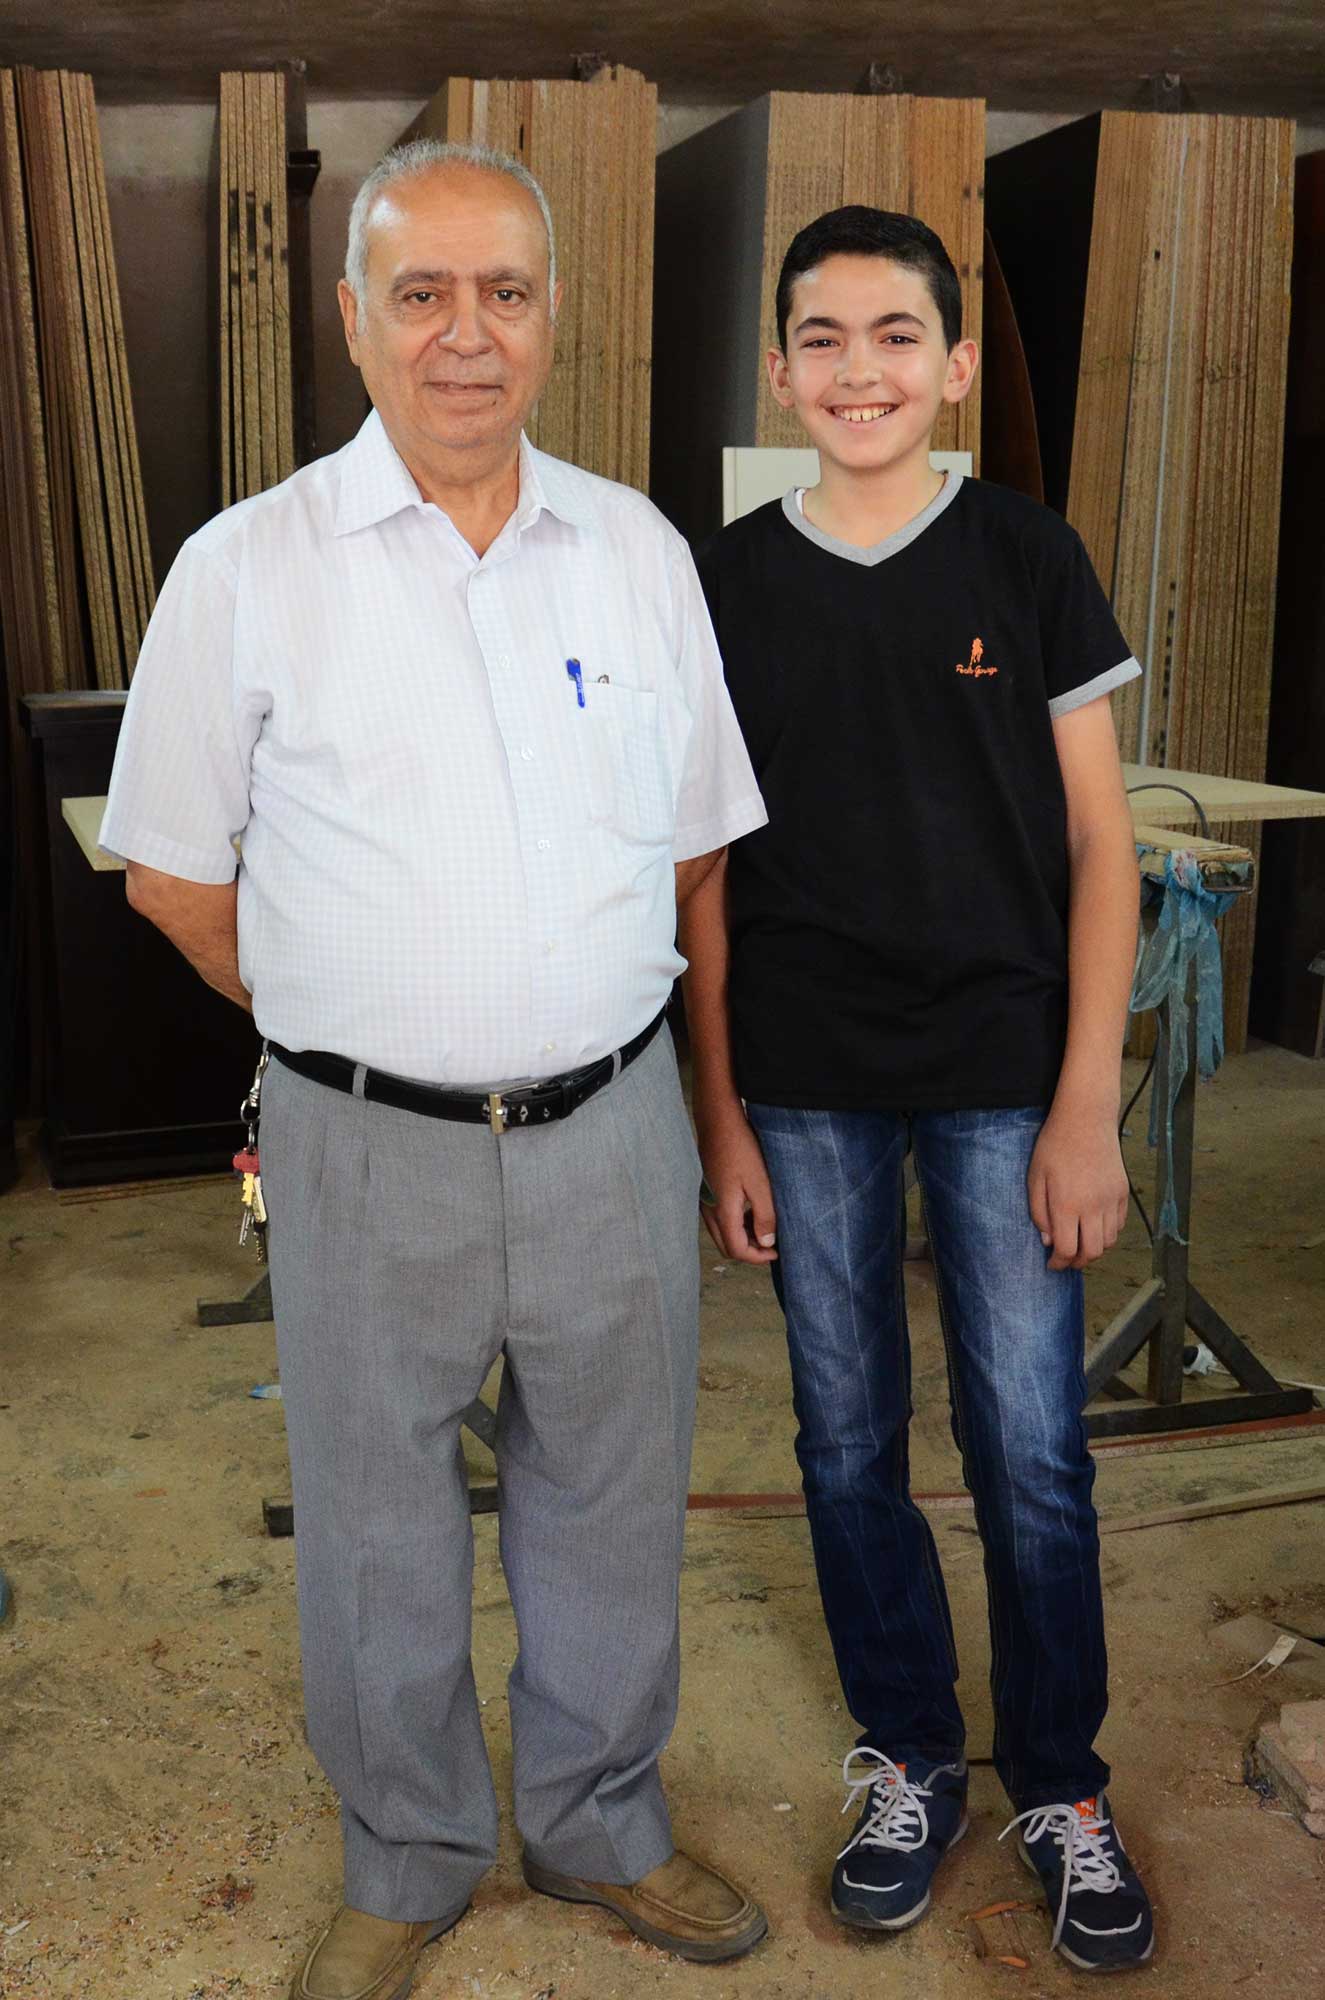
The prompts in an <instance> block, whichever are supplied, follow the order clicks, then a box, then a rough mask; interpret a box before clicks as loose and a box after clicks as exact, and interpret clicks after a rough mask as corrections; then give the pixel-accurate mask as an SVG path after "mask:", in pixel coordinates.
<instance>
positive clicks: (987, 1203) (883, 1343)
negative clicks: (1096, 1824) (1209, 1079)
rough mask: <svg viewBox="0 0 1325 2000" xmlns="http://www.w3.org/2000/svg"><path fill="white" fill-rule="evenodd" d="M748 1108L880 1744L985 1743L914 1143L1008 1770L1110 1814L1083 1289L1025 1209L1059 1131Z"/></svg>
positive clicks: (943, 1749) (1045, 1796) (828, 1569)
mask: <svg viewBox="0 0 1325 2000" xmlns="http://www.w3.org/2000/svg"><path fill="white" fill-rule="evenodd" d="M748 1109H749V1115H750V1121H751V1123H752V1125H753V1126H754V1129H755V1131H756V1133H757V1134H758V1136H759V1141H760V1144H761V1146H762V1148H763V1152H764V1159H765V1161H766V1163H767V1166H768V1172H769V1177H770V1179H771V1181H772V1184H773V1195H774V1199H775V1202H776V1206H777V1219H778V1262H777V1263H776V1264H775V1265H774V1266H773V1267H772V1268H773V1278H774V1283H775V1284H776V1286H777V1292H778V1298H779V1301H780V1302H781V1305H782V1309H783V1312H784V1313H785V1315H786V1321H787V1339H788V1345H789V1347H790V1350H791V1371H792V1388H793V1395H794V1399H795V1407H796V1416H797V1419H798V1422H799V1432H798V1435H797V1439H796V1456H797V1458H798V1460H799V1462H800V1468H801V1475H802V1480H803V1484H804V1488H805V1500H806V1507H807V1510H808V1514H809V1521H810V1532H811V1536H812V1538H813V1542H814V1554H815V1563H816V1566H817V1569H818V1574H819V1588H820V1592H821V1594H822V1597H823V1605H824V1615H825V1617H826V1619H827V1622H828V1630H829V1633H830V1636H831V1638H832V1642H833V1650H834V1653H835V1655H836V1659H837V1668H838V1673H839V1674H840V1676H841V1680H842V1689H843V1693H844V1695H845V1697H846V1703H847V1707H848V1708H849V1709H850V1711H851V1713H852V1715H853V1716H854V1717H855V1719H856V1721H857V1723H858V1724H859V1725H860V1728H861V1729H862V1730H863V1732H864V1736H863V1738H862V1740H863V1741H865V1742H868V1743H870V1744H872V1745H873V1746H874V1747H875V1748H876V1749H878V1750H881V1751H883V1752H884V1753H885V1754H886V1755H888V1756H889V1757H892V1758H894V1759H900V1758H901V1757H903V1756H905V1755H907V1754H910V1755H916V1756H923V1757H934V1758H937V1759H941V1760H945V1761H946V1760H947V1759H950V1758H952V1757H954V1756H956V1755H958V1754H960V1752H961V1750H962V1748H963V1746H964V1741H965V1727H964V1724H963V1721H962V1714H961V1709H960V1707H959V1706H958V1702H957V1694H956V1686H955V1683H956V1679H957V1657H956V1649H955V1647H954V1644H953V1635H952V1618H951V1614H950V1612H949V1610H948V1599H947V1593H946V1591H945V1589H944V1586H943V1578H942V1575H941V1572H940V1569H939V1559H938V1551H937V1549H936V1547H935V1544H934V1537H933V1535H932V1533H931V1532H930V1528H929V1524H928V1522H927V1521H926V1520H925V1517H924V1515H923V1514H922V1513H921V1512H920V1509H919V1508H918V1507H917V1506H916V1504H915V1502H914V1500H912V1498H911V1495H910V1490H909V1468H908V1452H907V1432H908V1427H909V1423H910V1418H911V1353H910V1342H909V1338H908V1334H907V1324H906V1304H905V1298H904V1294H903V1288H902V1248H903V1232H904V1228H905V1215H904V1206H903V1195H902V1163H903V1160H904V1158H905V1155H906V1148H907V1139H908V1135H909V1137H910V1140H911V1144H912V1148H913V1151H914V1155H915V1163H916V1171H917V1175H918V1178H919V1182H920V1188H921V1194H922V1198H923V1202H924V1210H925V1217H926V1222H927V1226H928V1229H929V1232H930V1239H931V1243H932V1246H933V1255H934V1265H935V1272H936V1275H937V1280H938V1296H939V1314H940V1319H941V1322H942V1327H943V1339H944V1345H945V1347H946V1349H947V1358H948V1384H949V1394H950V1398H951V1408H952V1428H953V1435H954V1436H955V1438H956V1440H957V1445H958V1449H959V1450H960V1452H961V1456H962V1470H963V1473H964V1476H965V1479H966V1483H967V1485H968V1487H969V1488H970V1490H971V1493H972V1494H973V1496H974V1499H975V1514H976V1522H977V1525H978V1527H979V1530H980V1535H981V1538H982V1540H983V1543H984V1552H985V1577H986V1582H987V1586H988V1593H989V1618H990V1628H991V1633H992V1638H993V1671H992V1687H993V1697H994V1717H995V1725H994V1763H995V1766H996V1768H997V1770H998V1773H999V1776H1000V1777H1001V1778H1002V1780H1003V1783H1004V1785H1005V1786H1006V1787H1007V1790H1008V1793H1009V1794H1010V1796H1011V1798H1012V1799H1013V1801H1014V1803H1015V1804H1016V1806H1017V1807H1018V1808H1019V1809H1024V1808H1026V1807H1029V1806H1033V1805H1044V1804H1048V1803H1050V1802H1053V1801H1075V1800H1078V1799H1084V1798H1090V1797H1092V1796H1094V1794H1096V1793H1097V1792H1100V1791H1102V1790H1103V1789H1104V1787H1105V1785H1106V1784H1107V1783H1108V1776H1109V1773H1108V1768H1107V1766H1106V1765H1105V1764H1104V1763H1102V1762H1101V1760H1100V1759H1099V1758H1098V1757H1097V1756H1096V1755H1095V1752H1094V1750H1093V1748H1092V1745H1093V1743H1094V1740H1095V1735H1096V1732H1097V1731H1098V1729H1099V1726H1100V1724H1101V1722H1102V1721H1103V1719H1104V1712H1105V1709H1106V1707H1107V1704H1108V1669H1107V1662H1106V1658H1105V1648H1104V1619H1103V1607H1102V1603H1101V1596H1100V1576H1099V1538H1098V1530H1097V1527H1096V1520H1095V1509H1094V1506H1093V1504H1092V1501H1091V1487H1092V1485H1093V1483H1094V1466H1093V1464H1092V1462H1091V1458H1090V1454H1089V1452H1088V1450H1087V1448H1086V1430H1085V1424H1084V1422H1083V1420H1082V1415H1081V1409H1082V1404H1083V1402H1084V1400H1085V1379H1084V1374H1083V1358H1084V1334H1085V1328H1084V1313H1083V1297H1082V1282H1081V1274H1080V1273H1079V1272H1077V1271H1050V1270H1048V1269H1047V1267H1046V1260H1047V1253H1046V1251H1045V1249H1044V1246H1043V1244H1042V1243H1041V1241H1040V1236H1039V1231H1038V1230H1037V1229H1036V1227H1035V1225H1034V1223H1033V1222H1032V1221H1031V1217H1030V1211H1029V1207H1028V1202H1027V1194H1026V1172H1027V1168H1028V1167H1029V1165H1030V1157H1031V1153H1032V1150H1033V1148H1034V1145H1035V1141H1036V1138H1037V1136H1038V1134H1039V1130H1040V1126H1041V1124H1042V1122H1043V1119H1044V1112H1043V1110H1040V1109H1030V1110H1018V1111H942V1112H917V1113H915V1114H914V1115H912V1116H911V1117H909V1118H908V1117H905V1116H903V1115H902V1114H900V1113H895V1112H873V1111H801V1110H789V1109H784V1108H781V1107H779V1106H775V1105H764V1104H751V1105H750V1106H749V1107H748Z"/></svg>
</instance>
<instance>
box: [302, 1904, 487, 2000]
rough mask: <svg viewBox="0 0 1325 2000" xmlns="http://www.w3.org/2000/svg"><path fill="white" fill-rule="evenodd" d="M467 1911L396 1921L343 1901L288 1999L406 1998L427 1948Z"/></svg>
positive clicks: (307, 1959) (314, 1947)
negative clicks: (432, 1920)
mask: <svg viewBox="0 0 1325 2000" xmlns="http://www.w3.org/2000/svg"><path fill="white" fill-rule="evenodd" d="M464 1914H465V1913H464V1911H463V1910H462V1911H461V1912H460V1916H459V1917H447V1918H445V1919H444V1920H443V1921H442V1922H441V1923H436V1924H397V1923H392V1922H391V1921H390V1919H389V1918H387V1917H370V1916H369V1915H368V1913H367V1911H366V1910H352V1909H350V1908H349V1907H348V1905H342V1907H341V1908H340V1909H339V1910H337V1912H336V1914H335V1916H334V1917H333V1918H332V1920H331V1922H330V1923H329V1924H328V1925H327V1927H326V1929H325V1930H324V1931H323V1932H322V1934H321V1936H320V1937H319V1938H317V1939H316V1940H315V1941H314V1944H313V1948H312V1950H311V1951H310V1952H309V1954H308V1957H307V1958H306V1959H305V1960H304V1963H303V1965H302V1967H301V1968H300V1970H299V1971H298V1972H296V1974H295V1976H294V1984H293V1985H292V1986H291V1988H290V2000H405V1995H406V1994H407V1993H408V1992H409V1989H410V1987H411V1986H412V1985H413V1984H414V1971H415V1967H416V1966H417V1964H418V1962H419V1953H420V1952H421V1951H422V1950H423V1947H424V1946H425V1945H426V1944H431V1943H432V1941H433V1939H434V1938H439V1937H441V1935H442V1933H443V1931H449V1930H451V1929H452V1928H453V1926H454V1925H456V1924H458V1923H459V1921H460V1917H462V1916H463V1915H464Z"/></svg>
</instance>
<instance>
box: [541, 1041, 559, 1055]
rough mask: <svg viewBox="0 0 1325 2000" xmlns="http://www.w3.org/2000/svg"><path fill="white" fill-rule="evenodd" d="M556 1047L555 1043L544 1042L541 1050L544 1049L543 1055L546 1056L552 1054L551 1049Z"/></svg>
mask: <svg viewBox="0 0 1325 2000" xmlns="http://www.w3.org/2000/svg"><path fill="white" fill-rule="evenodd" d="M556 1046H557V1045H556V1043H555V1042H544V1044H543V1049H544V1052H545V1054H547V1055H551V1053H552V1051H553V1049H555V1047H556Z"/></svg>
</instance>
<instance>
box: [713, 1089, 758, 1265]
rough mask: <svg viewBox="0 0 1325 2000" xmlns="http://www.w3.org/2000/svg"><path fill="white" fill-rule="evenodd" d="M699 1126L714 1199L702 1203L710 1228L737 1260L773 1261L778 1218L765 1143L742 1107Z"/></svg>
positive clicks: (723, 1249) (720, 1245)
mask: <svg viewBox="0 0 1325 2000" xmlns="http://www.w3.org/2000/svg"><path fill="white" fill-rule="evenodd" d="M698 1124H699V1151H700V1157H701V1158H702V1160H703V1162H704V1178H705V1179H706V1180H707V1182H708V1185H709V1188H710V1189H711V1190H712V1193H713V1196H714V1199H713V1201H712V1202H708V1201H702V1202H701V1204H700V1214H701V1215H702V1216H703V1218H704V1227H705V1228H706V1229H707V1230H708V1233H709V1235H710V1236H711V1237H712V1238H713V1241H714V1243H715V1244H716V1245H717V1247H718V1249H719V1250H720V1251H721V1252H722V1254H723V1256H724V1257H730V1258H731V1259H732V1261H733V1263H736V1264H771V1263H772V1262H773V1261H774V1259H775V1258H776V1256H777V1254H778V1253H777V1251H776V1249H775V1248H774V1247H773V1246H774V1243H775V1241H776V1236H777V1220H776V1217H775V1215H774V1211H773V1190H772V1188H771V1186H770V1185H769V1179H768V1170H767V1168H766V1167H765V1165H764V1156H763V1154H762V1152H761V1151H760V1150H759V1141H758V1139H756V1137H755V1135H754V1133H753V1131H752V1130H751V1129H750V1123H749V1120H748V1119H747V1118H746V1116H745V1113H744V1112H743V1111H741V1110H740V1109H739V1108H737V1109H736V1110H733V1111H728V1112H724V1114H723V1115H722V1117H721V1118H719V1119H712V1120H709V1119H703V1118H701V1119H700V1120H699V1121H698Z"/></svg>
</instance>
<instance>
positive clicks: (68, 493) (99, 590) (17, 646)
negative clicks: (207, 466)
mask: <svg viewBox="0 0 1325 2000" xmlns="http://www.w3.org/2000/svg"><path fill="white" fill-rule="evenodd" d="M0 423H2V424H3V440H4V445H3V454H2V459H3V468H4V470H3V502H4V505H3V513H4V519H3V523H0V540H2V542H3V562H2V563H0V618H2V619H3V628H4V645H5V654H6V659H7V676H8V681H9V686H10V693H11V699H12V700H15V701H16V700H17V697H18V695H19V694H20V693H38V692H41V691H44V690H47V691H49V690H58V689H62V688H79V687H86V686H88V685H89V684H91V685H95V686H98V687H103V688H117V687H123V686H125V685H126V683H127V681H128V679H129V676H130V674H131V673H132V671H133V667H134V663H135V661H136V659H137V657H138V648H139V645H140V643H141V640H142V635H143V630H144V628H145V626H146V624H147V620H148V617H149V616H150V614H151V610H152V604H153V601H154V588H153V580H152V567H151V558H150V553H149V549H148V540H147V522H146V516H145V512H144V508H143V490H142V476H141V472H140V468H139V462H138V443H137V436H136V433H135V429H134V420H133V404H132V398H131V396H130V391H129V370H128V364H127V360H126V357H125V349H124V327H123V322H122V319H121V315H120V296H119V286H118V284H117V281H116V276H115V257H114V249H113V246H112V243H111V234H110V216H109V211H108V208H107V202H106V181H105V173H104V169H103V166H102V158H101V144H100V139H99V136H98V132H97V118H96V105H95V101H94V98H93V93H92V80H91V78H90V77H87V76H81V75H77V74H74V73H72V72H70V71H67V70H58V71H56V70H45V71H38V70H29V69H21V70H18V71H11V70H0Z"/></svg>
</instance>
